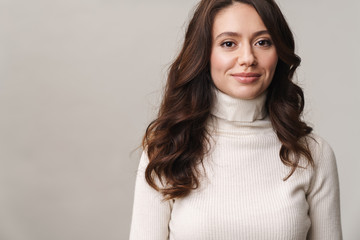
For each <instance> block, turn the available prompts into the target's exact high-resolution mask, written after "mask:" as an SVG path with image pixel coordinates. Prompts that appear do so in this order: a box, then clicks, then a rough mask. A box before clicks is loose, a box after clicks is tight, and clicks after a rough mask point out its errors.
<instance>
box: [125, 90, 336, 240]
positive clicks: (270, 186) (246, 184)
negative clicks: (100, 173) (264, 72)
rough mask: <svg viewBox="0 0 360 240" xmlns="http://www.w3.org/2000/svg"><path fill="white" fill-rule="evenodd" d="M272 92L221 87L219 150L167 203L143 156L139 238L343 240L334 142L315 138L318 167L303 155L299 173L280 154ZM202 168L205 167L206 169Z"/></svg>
mask: <svg viewBox="0 0 360 240" xmlns="http://www.w3.org/2000/svg"><path fill="white" fill-rule="evenodd" d="M265 99H266V93H264V94H262V95H261V96H259V97H257V98H256V99H253V100H240V99H235V98H232V97H230V96H228V95H226V94H224V93H221V92H219V91H217V93H216V102H215V106H214V108H213V110H212V115H213V117H212V119H211V120H210V121H209V127H210V129H212V131H211V132H212V134H211V139H212V147H211V152H210V153H209V154H208V155H207V156H206V157H205V158H204V166H205V169H204V170H203V171H205V172H203V174H202V175H203V177H201V178H200V180H201V181H200V186H199V188H198V189H196V190H193V191H192V192H191V193H190V194H189V195H188V196H187V197H184V198H182V199H175V200H170V201H162V196H161V194H160V193H158V192H157V191H155V190H154V189H152V188H151V187H150V186H149V185H148V184H147V183H146V181H145V179H144V170H145V168H146V166H147V164H148V161H149V160H148V158H147V155H146V154H145V153H143V154H142V157H141V160H140V164H139V168H138V173H137V179H136V187H135V196H134V206H133V216H132V223H131V232H130V239H131V240H142V239H144V240H165V239H170V240H236V239H245V240H255V239H256V240H258V239H264V240H265V239H266V240H289V239H294V240H303V239H312V240H331V239H334V240H339V239H342V233H341V223H340V202H339V182H338V173H337V167H336V161H335V157H334V154H333V151H332V149H331V147H330V146H329V144H328V143H326V142H325V141H324V140H323V139H322V138H320V137H319V136H317V135H315V134H312V135H311V136H310V137H309V138H308V142H309V144H310V149H311V152H312V156H313V158H314V161H315V166H314V167H312V166H310V165H309V166H307V164H306V161H304V159H302V160H301V161H300V165H301V166H303V167H305V168H298V169H297V170H296V171H295V173H294V174H293V175H292V176H291V177H290V178H289V179H288V180H287V181H284V180H283V179H284V177H286V176H287V175H288V173H289V171H290V168H289V167H287V166H285V165H284V164H283V163H282V162H281V160H280V157H279V150H280V147H281V143H280V142H279V140H278V138H277V136H276V134H275V132H274V130H273V129H272V126H271V122H270V120H269V119H268V118H267V116H266V111H265V109H264V103H265ZM201 169H202V167H200V168H199V170H201Z"/></svg>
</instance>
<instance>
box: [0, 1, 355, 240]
mask: <svg viewBox="0 0 360 240" xmlns="http://www.w3.org/2000/svg"><path fill="white" fill-rule="evenodd" d="M196 2H197V1H195V0H186V1H185V0H182V1H175V0H152V1H145V0H121V1H119V0H118V1H115V0H52V1H48V0H33V1H25V0H0V114H1V115H0V239H4V240H25V239H26V240H60V239H61V240H65V239H66V240H72V239H81V240H82V239H84V240H85V239H86V240H98V239H107V240H115V239H127V238H128V234H129V227H130V219H131V211H132V200H133V189H134V180H135V174H136V168H137V164H138V161H139V149H138V148H137V147H138V146H139V144H140V142H141V138H142V134H143V133H144V130H145V128H146V126H147V124H148V123H149V121H150V120H151V119H152V118H153V117H154V115H155V113H156V109H157V104H158V102H159V99H160V95H161V91H162V90H161V89H162V86H163V85H164V80H165V76H166V71H167V67H168V66H169V63H170V62H171V60H172V59H173V57H174V56H175V55H176V53H177V52H178V50H179V48H180V44H181V42H182V37H183V33H184V30H185V26H186V23H187V21H188V20H187V19H188V17H189V15H190V10H191V9H192V8H193V6H194V5H195V3H196ZM278 3H279V4H280V6H281V8H282V10H283V12H284V14H285V15H286V17H287V19H288V21H289V24H290V26H291V27H292V30H293V31H294V33H295V37H296V41H297V52H298V53H299V55H300V56H301V57H302V59H303V62H302V65H301V68H300V69H299V71H298V74H297V77H298V81H299V84H300V85H301V86H302V87H303V88H304V89H305V93H306V100H307V104H306V110H305V117H306V119H307V120H308V122H309V123H310V124H311V125H312V126H314V127H315V130H316V132H317V133H318V134H320V135H321V136H323V137H324V138H325V139H327V140H328V142H330V144H331V145H332V146H333V148H334V150H335V153H336V155H337V159H338V169H339V174H340V185H341V207H342V209H341V210H342V223H343V232H344V239H349V240H356V239H360V233H359V230H358V228H359V223H360V204H359V203H360V191H359V189H360V187H359V186H358V185H359V183H360V174H359V171H360V161H359V160H360V159H359V154H358V151H357V150H359V149H358V147H359V140H358V139H359V136H360V127H359V123H358V122H359V116H360V115H359V106H358V105H359V103H360V99H359V94H358V91H359V89H360V88H359V82H360V78H359V74H358V69H359V63H360V62H359V58H358V57H359V56H360V44H359V39H360V31H359V27H358V24H357V23H359V22H360V17H359V14H358V12H359V10H360V6H359V1H356V0H343V1H341V2H340V1H335V0H305V1H296V0H278Z"/></svg>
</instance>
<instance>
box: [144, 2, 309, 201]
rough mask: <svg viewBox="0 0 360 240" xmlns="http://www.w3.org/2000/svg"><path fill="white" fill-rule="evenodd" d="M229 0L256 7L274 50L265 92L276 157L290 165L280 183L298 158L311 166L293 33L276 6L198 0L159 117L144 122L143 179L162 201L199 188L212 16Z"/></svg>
mask: <svg viewBox="0 0 360 240" xmlns="http://www.w3.org/2000/svg"><path fill="white" fill-rule="evenodd" d="M234 2H242V3H246V4H249V5H251V6H253V7H254V8H255V9H256V11H257V12H258V14H259V15H260V17H261V19H262V21H263V22H264V24H265V26H266V28H267V30H268V31H269V33H270V35H271V37H272V39H273V42H274V44H275V47H276V50H277V54H278V57H279V60H278V64H277V67H276V70H275V74H274V78H273V80H272V83H271V84H270V86H269V88H268V94H267V100H266V109H267V111H268V114H269V117H270V120H271V122H272V126H273V129H274V130H275V132H276V134H277V136H278V138H279V140H280V142H281V143H282V146H281V149H280V153H279V155H280V159H281V161H282V162H283V163H284V164H285V165H286V166H289V167H291V171H290V173H289V175H288V176H287V177H286V178H285V180H286V179H287V178H289V177H290V176H291V175H292V174H293V173H294V171H295V170H296V168H297V167H299V161H300V156H304V157H305V159H307V160H308V163H310V164H311V165H313V159H312V156H311V153H310V150H309V148H308V146H307V143H306V141H305V138H304V137H305V136H307V135H308V134H309V133H310V132H311V131H312V129H311V128H310V127H309V126H307V125H306V123H305V122H303V121H302V120H301V114H302V111H303V108H304V95H303V91H302V90H301V88H300V87H299V86H297V85H296V84H295V83H293V82H292V78H293V75H294V72H295V70H296V68H297V67H298V66H299V64H300V58H299V57H298V56H297V55H296V54H295V53H294V49H295V44H294V38H293V35H292V32H291V30H290V28H289V26H288V24H287V22H286V20H285V18H284V16H283V15H282V13H281V11H280V9H279V7H278V6H277V4H276V3H275V2H274V1H273V0H237V1H232V0H202V1H201V2H200V3H199V4H198V6H197V8H196V10H195V12H194V16H193V18H192V19H191V21H190V23H189V25H188V28H187V31H186V34H185V41H184V44H183V46H182V49H181V51H180V53H179V55H178V56H177V58H176V59H175V61H174V62H173V63H172V65H171V66H170V69H169V74H168V79H167V84H166V87H165V92H164V96H163V100H162V103H161V106H160V110H159V113H158V116H157V118H156V119H155V120H154V121H153V122H151V123H150V124H149V126H148V128H147V130H146V133H145V136H144V138H143V143H142V144H143V148H144V149H145V151H146V152H147V154H148V157H149V160H150V161H149V164H148V166H147V168H146V171H145V178H146V181H147V182H148V184H149V185H150V186H152V187H153V188H154V189H156V190H158V191H160V192H161V193H162V194H163V196H164V199H166V200H168V199H175V198H181V197H185V196H186V195H188V194H189V193H190V191H191V190H193V189H196V188H197V187H198V186H199V184H200V181H199V177H200V172H199V170H198V166H199V164H200V163H202V162H203V158H204V155H205V154H206V153H207V151H208V150H209V149H208V146H209V137H210V135H209V133H208V131H207V124H206V123H207V121H208V119H209V117H210V111H211V108H212V105H213V101H214V88H215V87H214V84H213V81H212V79H211V76H210V54H211V46H212V26H213V22H214V18H215V15H216V14H217V13H218V12H219V11H220V10H222V9H224V8H226V7H228V6H230V5H232V4H233V3H234ZM156 179H158V180H159V181H160V182H158V183H157V181H156Z"/></svg>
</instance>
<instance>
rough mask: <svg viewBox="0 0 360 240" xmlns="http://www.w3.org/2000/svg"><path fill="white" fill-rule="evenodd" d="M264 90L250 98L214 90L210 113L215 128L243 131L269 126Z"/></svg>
mask: <svg viewBox="0 0 360 240" xmlns="http://www.w3.org/2000/svg"><path fill="white" fill-rule="evenodd" d="M266 94H267V93H266V92H264V93H262V94H261V95H259V96H258V97H256V98H254V99H250V100H245V99H238V98H234V97H231V96H229V95H227V94H225V93H223V92H221V91H219V90H217V89H216V90H215V102H214V107H213V108H212V111H211V114H212V115H213V119H215V120H216V121H215V124H216V125H215V126H216V127H215V129H217V130H225V131H226V130H230V131H238V130H240V131H244V130H254V129H259V128H261V129H263V128H271V123H270V121H269V119H268V118H267V111H266V107H265V101H266Z"/></svg>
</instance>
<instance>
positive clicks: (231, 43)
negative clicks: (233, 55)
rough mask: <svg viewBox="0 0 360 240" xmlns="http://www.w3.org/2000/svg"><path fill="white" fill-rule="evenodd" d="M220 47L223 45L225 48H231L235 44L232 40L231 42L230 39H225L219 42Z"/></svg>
mask: <svg viewBox="0 0 360 240" xmlns="http://www.w3.org/2000/svg"><path fill="white" fill-rule="evenodd" d="M221 46H222V47H225V48H232V47H234V46H235V43H234V42H231V41H226V42H223V43H222V44H221Z"/></svg>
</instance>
